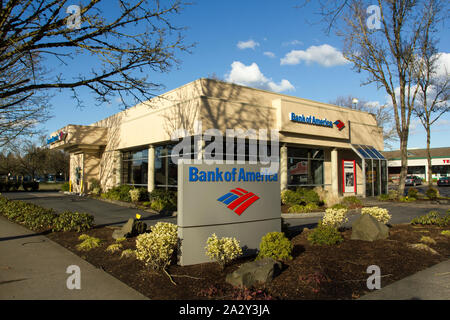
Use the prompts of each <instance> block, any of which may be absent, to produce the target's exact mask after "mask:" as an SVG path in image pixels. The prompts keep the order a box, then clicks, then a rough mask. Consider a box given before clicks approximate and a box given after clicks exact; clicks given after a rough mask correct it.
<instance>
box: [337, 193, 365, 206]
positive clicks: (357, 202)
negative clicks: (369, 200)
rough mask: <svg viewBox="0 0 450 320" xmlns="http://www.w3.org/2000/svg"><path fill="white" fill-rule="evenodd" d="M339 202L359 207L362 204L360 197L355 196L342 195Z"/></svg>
mask: <svg viewBox="0 0 450 320" xmlns="http://www.w3.org/2000/svg"><path fill="white" fill-rule="evenodd" d="M341 203H342V204H343V205H346V206H348V207H360V206H361V205H362V202H361V199H359V198H358V197H356V196H348V197H344V199H342V202H341Z"/></svg>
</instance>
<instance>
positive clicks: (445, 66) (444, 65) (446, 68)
mask: <svg viewBox="0 0 450 320" xmlns="http://www.w3.org/2000/svg"><path fill="white" fill-rule="evenodd" d="M438 55H439V57H438V59H437V63H436V65H437V68H436V74H437V76H438V77H442V76H447V77H448V76H449V73H450V53H447V52H440V53H438Z"/></svg>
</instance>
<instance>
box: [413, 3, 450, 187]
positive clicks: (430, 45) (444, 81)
mask: <svg viewBox="0 0 450 320" xmlns="http://www.w3.org/2000/svg"><path fill="white" fill-rule="evenodd" d="M429 9H430V10H436V9H437V8H433V7H430V8H429ZM430 37H431V35H430V33H429V32H424V33H423V34H422V35H421V36H420V41H419V52H418V54H417V56H416V65H415V72H416V73H415V75H416V81H417V85H418V87H419V92H418V96H417V97H418V98H417V103H416V104H415V106H414V109H413V112H414V114H415V115H416V116H417V117H418V118H419V119H420V122H421V123H422V125H423V127H424V129H425V131H426V134H427V163H428V172H427V177H428V185H429V186H430V187H431V186H432V185H433V179H432V165H431V151H430V148H431V126H432V125H433V124H434V123H435V122H436V121H437V120H439V118H440V117H441V116H442V115H443V114H444V113H446V112H449V111H450V103H449V101H448V100H449V99H450V86H449V70H447V69H446V68H445V66H441V65H440V57H441V54H440V53H439V52H438V50H437V47H436V45H435V43H436V42H435V41H434V39H431V38H430Z"/></svg>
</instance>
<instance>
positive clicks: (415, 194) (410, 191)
mask: <svg viewBox="0 0 450 320" xmlns="http://www.w3.org/2000/svg"><path fill="white" fill-rule="evenodd" d="M418 197H419V190H417V189H416V188H409V189H408V198H415V199H417V198H418Z"/></svg>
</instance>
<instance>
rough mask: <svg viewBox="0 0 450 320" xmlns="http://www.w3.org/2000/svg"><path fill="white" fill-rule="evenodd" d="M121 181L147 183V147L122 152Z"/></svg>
mask: <svg viewBox="0 0 450 320" xmlns="http://www.w3.org/2000/svg"><path fill="white" fill-rule="evenodd" d="M122 183H123V184H130V185H133V186H147V185H148V148H146V149H140V150H132V151H125V152H123V153H122Z"/></svg>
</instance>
